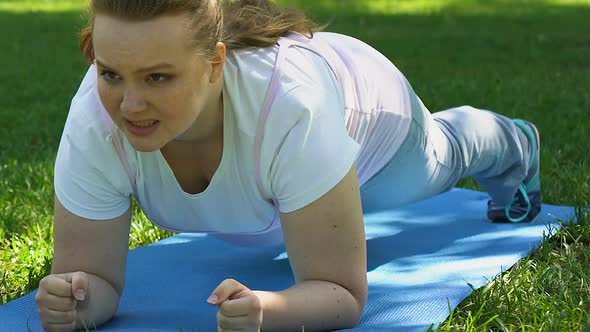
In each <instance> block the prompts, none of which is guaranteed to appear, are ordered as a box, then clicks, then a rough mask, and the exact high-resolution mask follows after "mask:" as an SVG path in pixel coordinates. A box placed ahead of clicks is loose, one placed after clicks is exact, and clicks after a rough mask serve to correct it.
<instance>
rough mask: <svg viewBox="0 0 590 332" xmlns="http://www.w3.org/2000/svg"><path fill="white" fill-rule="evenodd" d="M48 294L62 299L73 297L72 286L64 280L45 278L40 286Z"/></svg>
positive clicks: (53, 277)
mask: <svg viewBox="0 0 590 332" xmlns="http://www.w3.org/2000/svg"><path fill="white" fill-rule="evenodd" d="M40 286H41V287H42V288H43V289H44V290H45V291H46V292H47V293H48V294H53V295H55V296H61V297H71V296H72V285H71V284H70V283H69V282H67V281H66V280H64V279H63V278H61V277H59V276H57V275H52V276H51V277H49V278H44V279H43V281H42V284H41V285H40Z"/></svg>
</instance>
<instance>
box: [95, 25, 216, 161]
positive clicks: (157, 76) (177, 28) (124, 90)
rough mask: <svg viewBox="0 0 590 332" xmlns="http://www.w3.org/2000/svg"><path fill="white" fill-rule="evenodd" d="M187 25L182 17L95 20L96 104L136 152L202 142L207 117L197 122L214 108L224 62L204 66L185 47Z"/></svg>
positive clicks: (187, 46) (201, 58)
mask: <svg viewBox="0 0 590 332" xmlns="http://www.w3.org/2000/svg"><path fill="white" fill-rule="evenodd" d="M187 22H188V21H187V18H186V17H185V16H184V15H166V16H160V17H157V18H154V19H150V20H145V21H130V20H125V19H121V18H117V17H113V16H109V15H104V14H97V15H96V16H95V21H94V32H93V46H94V52H95V56H96V64H97V71H98V91H99V95H100V99H101V101H102V103H103V104H104V106H105V108H106V110H107V111H108V112H109V114H110V115H111V117H112V119H113V121H114V122H115V123H116V124H117V126H118V127H119V128H121V129H122V130H123V132H124V133H125V135H126V137H127V139H128V140H129V142H130V143H131V145H133V146H134V147H135V148H136V149H137V150H139V151H146V152H147V151H154V150H157V149H160V148H162V147H163V146H164V145H166V144H167V143H169V142H171V141H173V140H198V139H200V138H202V137H203V136H204V135H205V133H206V131H207V123H206V120H207V117H205V116H203V117H202V118H203V119H200V120H203V121H200V120H199V121H197V118H198V117H199V115H201V113H206V110H207V109H210V108H212V107H215V108H218V104H219V100H220V95H221V90H220V88H219V84H217V83H219V82H218V81H219V79H220V76H221V75H220V74H219V73H220V71H222V68H219V67H222V66H223V61H220V62H219V63H215V62H211V61H207V60H206V59H205V58H204V57H203V56H201V55H199V54H198V53H197V52H196V50H195V49H194V48H191V47H190V46H189V40H190V35H189V31H188V29H187V28H186V26H187ZM218 46H219V45H218ZM223 51H225V49H223ZM224 55H225V53H223V56H224Z"/></svg>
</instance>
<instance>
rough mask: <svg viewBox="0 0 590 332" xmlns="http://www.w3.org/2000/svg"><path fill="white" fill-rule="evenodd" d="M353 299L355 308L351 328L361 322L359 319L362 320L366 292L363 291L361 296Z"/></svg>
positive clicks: (365, 304)
mask: <svg viewBox="0 0 590 332" xmlns="http://www.w3.org/2000/svg"><path fill="white" fill-rule="evenodd" d="M354 298H355V299H356V306H355V310H354V311H353V314H352V317H351V324H352V326H351V328H353V327H355V326H356V325H357V324H358V323H359V322H360V321H361V318H363V314H364V313H365V307H366V306H367V301H368V291H367V290H366V289H365V290H364V291H363V292H361V294H357V295H356V296H354Z"/></svg>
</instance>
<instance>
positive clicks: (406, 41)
mask: <svg viewBox="0 0 590 332" xmlns="http://www.w3.org/2000/svg"><path fill="white" fill-rule="evenodd" d="M282 2H283V3H290V4H298V5H300V6H301V7H303V8H305V9H306V12H307V13H308V14H309V15H310V16H311V17H313V18H315V19H317V20H319V21H321V22H326V21H330V22H332V24H331V26H330V27H329V28H328V30H331V31H337V32H341V33H345V34H349V35H352V36H355V37H357V38H359V39H362V40H364V41H366V42H368V43H369V44H371V45H373V46H374V47H376V48H377V49H378V50H380V51H381V52H382V53H384V54H385V55H386V56H387V57H388V58H390V59H391V60H392V61H393V62H394V63H395V64H396V65H397V66H398V68H400V70H401V71H402V72H403V73H404V74H405V75H406V76H407V77H408V79H409V80H410V82H412V84H413V86H414V89H415V90H416V92H417V93H418V95H420V97H421V98H422V100H423V101H424V102H425V104H426V105H427V106H428V107H429V109H430V110H431V111H433V112H435V111H437V110H442V109H445V108H450V107H453V106H458V105H464V104H469V105H473V106H475V107H479V108H486V109H490V110H494V111H497V112H500V113H502V114H505V115H507V116H509V117H521V118H525V119H529V120H531V121H533V122H534V123H535V124H536V125H537V127H538V128H539V130H540V132H541V136H542V138H541V140H542V148H543V150H542V184H543V195H544V200H545V202H546V203H549V204H559V205H561V204H563V205H574V206H576V207H587V206H590V154H589V153H588V151H590V140H589V139H588V138H589V137H590V132H589V131H590V124H589V121H588V119H587V116H588V112H590V0H585V1H581V0H578V1H575V0H569V1H568V0H551V1H550V0H518V1H517V0H514V1H509V0H496V1H492V0H489V1H484V0H472V1H467V0H438V1H435V0H430V1H427V0H397V1H396V0H364V1H360V0H354V1H353V0H324V1H322V0H315V1H314V0H285V1H282ZM83 13H84V7H83V5H82V1H75V0H70V1H65V0H64V1H60V0H55V1H52V0H0V31H2V36H1V37H0V50H2V51H1V52H0V64H2V70H0V96H1V97H2V98H0V243H1V246H0V304H2V303H6V302H7V301H10V300H12V299H14V298H16V297H19V296H22V295H24V294H26V293H28V292H30V291H31V290H33V289H35V288H37V285H38V282H39V280H40V279H41V278H42V277H43V276H45V275H46V274H47V273H48V271H49V269H50V264H51V257H52V200H53V183H52V178H53V162H54V158H55V154H56V151H57V147H58V143H59V139H60V136H61V131H62V129H63V125H64V121H65V118H66V116H67V112H68V106H69V102H70V100H71V98H72V96H73V95H74V93H75V91H76V89H77V86H78V84H79V82H80V80H81V78H82V76H83V74H84V73H85V67H86V65H85V64H84V61H83V59H82V56H81V55H80V52H79V51H78V48H77V33H78V31H79V29H80V28H81V27H82V26H83V24H84V14H83ZM461 186H462V187H468V188H474V189H477V185H476V184H475V183H474V182H473V181H472V180H465V181H463V182H461ZM578 218H579V220H580V224H579V225H567V226H566V228H565V229H564V230H562V231H561V232H560V233H559V234H558V235H556V236H555V237H553V238H552V239H551V240H549V241H548V242H546V243H545V244H544V245H543V246H542V247H541V248H540V249H539V250H538V251H536V252H535V253H533V255H532V256H531V257H530V258H529V259H525V260H522V261H521V262H519V263H518V264H517V265H516V266H515V267H514V268H513V269H511V270H510V271H508V272H506V273H504V274H503V275H502V276H500V277H498V278H496V279H495V280H492V281H491V282H490V283H489V285H488V286H486V287H484V288H483V289H480V290H477V291H475V292H474V293H473V295H472V296H470V297H469V298H467V299H466V300H465V301H464V302H463V303H462V304H461V306H459V308H457V309H456V310H454V311H452V313H451V316H450V318H449V319H448V320H447V322H445V323H444V324H443V325H442V326H441V327H440V330H441V331H455V330H461V331H462V330H477V331H479V330H506V331H511V330H522V331H526V330H530V331H540V330H545V331H582V330H583V331H590V302H589V301H590V286H589V284H588V280H590V249H589V247H590V213H588V212H587V211H584V210H582V209H579V210H578ZM132 227H133V229H132V234H131V239H130V246H131V247H132V248H134V247H137V246H141V245H145V244H148V243H151V242H154V241H157V240H159V239H162V238H164V237H168V236H170V235H171V233H169V232H166V231H162V230H160V229H157V228H155V227H153V226H152V225H151V224H149V223H148V222H147V221H146V219H145V218H143V216H142V215H141V212H140V211H139V210H138V209H137V208H135V212H134V218H133V226H132Z"/></svg>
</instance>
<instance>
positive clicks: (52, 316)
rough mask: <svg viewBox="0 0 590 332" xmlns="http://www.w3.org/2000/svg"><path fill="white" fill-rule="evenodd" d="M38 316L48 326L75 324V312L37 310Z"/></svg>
mask: <svg viewBox="0 0 590 332" xmlns="http://www.w3.org/2000/svg"><path fill="white" fill-rule="evenodd" d="M39 316H41V317H42V318H43V321H44V322H46V323H48V324H70V323H72V322H74V323H75V322H76V311H74V310H70V311H57V310H51V309H47V308H43V309H39Z"/></svg>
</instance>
